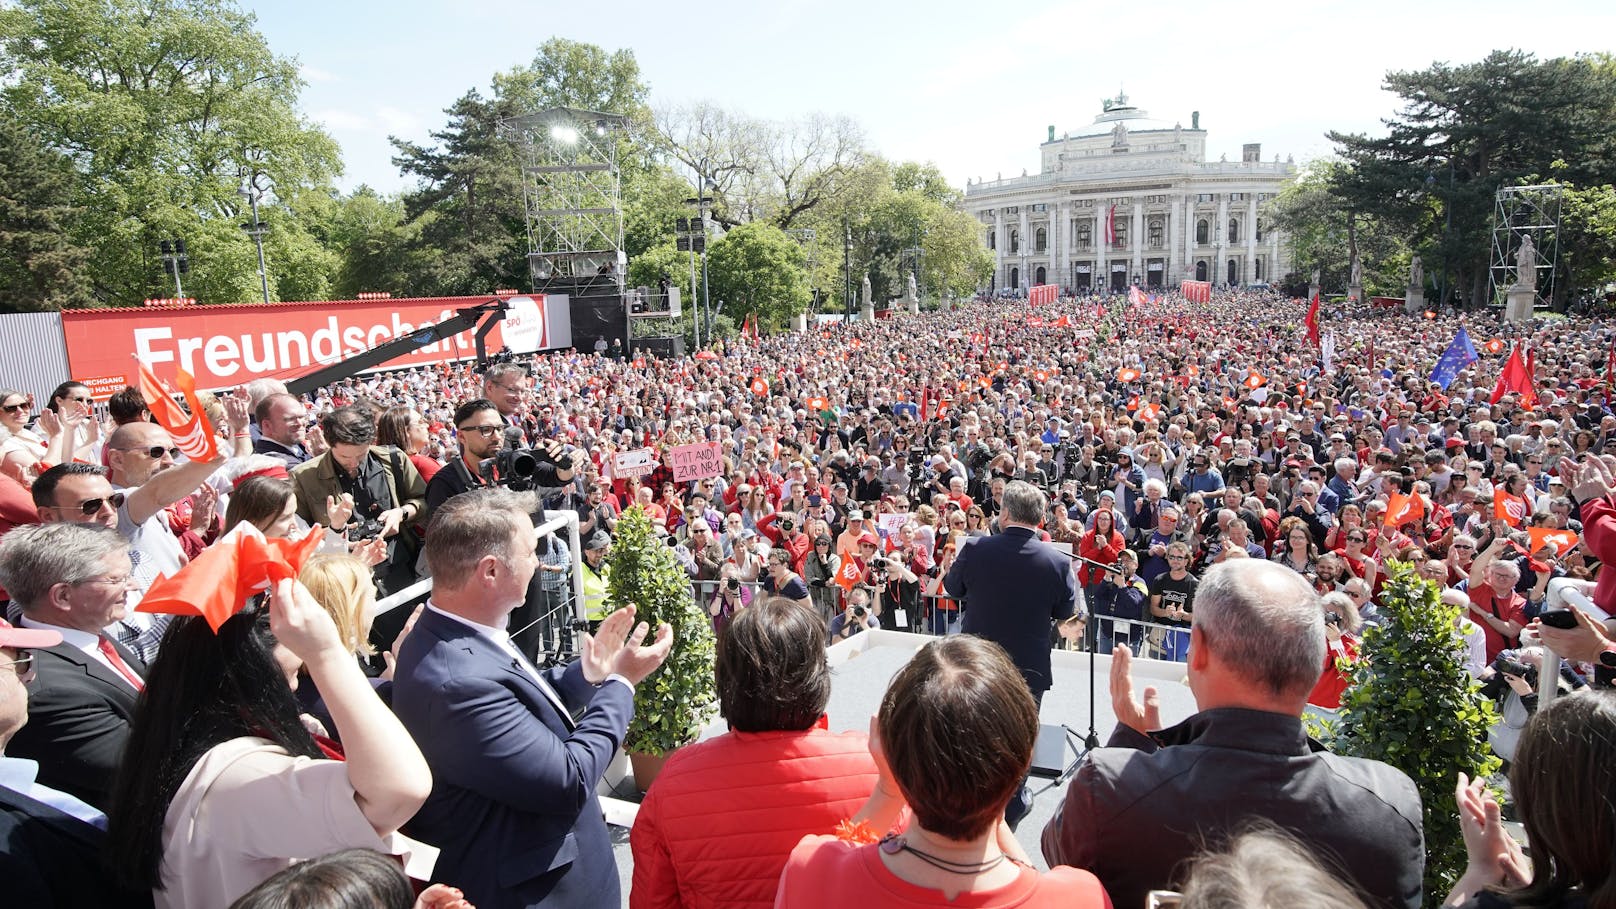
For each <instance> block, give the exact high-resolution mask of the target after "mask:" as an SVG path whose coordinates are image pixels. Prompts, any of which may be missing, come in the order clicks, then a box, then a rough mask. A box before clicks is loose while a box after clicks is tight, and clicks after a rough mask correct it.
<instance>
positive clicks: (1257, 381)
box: [1241, 372, 1268, 388]
mask: <svg viewBox="0 0 1616 909" xmlns="http://www.w3.org/2000/svg"><path fill="white" fill-rule="evenodd" d="M1267 383H1268V379H1267V378H1265V377H1264V376H1263V374H1262V373H1258V372H1254V373H1252V374H1251V375H1249V376H1246V381H1245V382H1243V383H1241V384H1243V385H1245V386H1246V387H1247V388H1261V387H1263V386H1264V385H1265V384H1267Z"/></svg>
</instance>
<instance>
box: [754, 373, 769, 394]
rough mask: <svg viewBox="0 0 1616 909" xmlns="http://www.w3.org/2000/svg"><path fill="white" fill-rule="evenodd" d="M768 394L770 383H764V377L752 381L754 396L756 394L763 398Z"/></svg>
mask: <svg viewBox="0 0 1616 909" xmlns="http://www.w3.org/2000/svg"><path fill="white" fill-rule="evenodd" d="M768 393H769V383H767V382H765V381H763V377H762V376H759V377H757V378H756V379H753V380H752V394H755V395H757V396H758V397H760V398H761V397H763V396H764V395H766V394H768Z"/></svg>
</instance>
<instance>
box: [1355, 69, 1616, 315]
mask: <svg viewBox="0 0 1616 909" xmlns="http://www.w3.org/2000/svg"><path fill="white" fill-rule="evenodd" d="M1385 88H1386V89H1387V90H1388V91H1391V92H1394V93H1396V94H1397V95H1398V96H1400V97H1401V98H1402V99H1403V101H1404V105H1403V108H1402V110H1401V111H1399V113H1398V114H1397V115H1396V116H1393V117H1391V118H1388V119H1386V120H1385V121H1384V122H1385V124H1386V126H1387V134H1386V135H1385V136H1380V137H1370V136H1367V135H1364V134H1347V133H1335V132H1332V133H1330V134H1329V135H1330V138H1331V140H1332V141H1334V142H1335V143H1336V145H1337V147H1338V148H1339V150H1340V153H1341V156H1342V158H1343V159H1344V161H1345V163H1346V164H1347V165H1348V169H1347V170H1346V171H1344V172H1343V173H1344V174H1345V175H1347V176H1350V178H1351V179H1349V180H1344V181H1340V182H1337V183H1336V184H1335V185H1334V191H1335V192H1336V194H1337V195H1339V196H1340V197H1341V198H1342V199H1344V200H1345V201H1346V202H1347V208H1348V210H1350V211H1354V212H1359V213H1363V214H1368V215H1374V216H1377V217H1380V218H1382V219H1383V220H1384V221H1385V223H1386V224H1387V225H1388V226H1389V227H1391V228H1392V229H1393V230H1396V231H1400V232H1402V235H1404V236H1410V235H1412V236H1417V237H1418V238H1419V242H1418V243H1417V244H1416V245H1417V246H1418V247H1419V248H1420V249H1422V251H1426V252H1428V253H1431V254H1429V255H1426V257H1425V258H1426V261H1427V267H1428V268H1430V267H1431V266H1432V265H1436V266H1437V267H1438V268H1440V269H1441V271H1444V272H1447V271H1451V272H1452V273H1453V274H1454V275H1455V276H1456V278H1457V280H1456V281H1454V282H1452V283H1453V285H1455V286H1456V287H1458V288H1463V290H1462V292H1461V297H1462V298H1463V299H1467V300H1468V301H1469V302H1470V303H1471V304H1473V305H1479V304H1480V303H1482V302H1484V301H1485V300H1486V296H1487V291H1488V266H1489V253H1490V250H1491V243H1490V240H1491V237H1490V232H1491V228H1492V215H1493V203H1494V198H1495V195H1496V193H1497V191H1498V189H1499V187H1502V186H1510V185H1518V184H1519V183H1520V181H1521V178H1523V177H1525V176H1526V175H1528V174H1533V173H1546V172H1548V171H1549V169H1550V167H1551V165H1552V163H1553V162H1555V161H1566V162H1574V167H1571V168H1569V169H1568V170H1567V172H1566V173H1565V178H1566V179H1568V180H1570V181H1572V182H1576V183H1579V184H1582V185H1601V184H1604V183H1609V182H1611V178H1612V175H1613V166H1616V65H1613V64H1612V59H1611V57H1610V56H1609V55H1595V56H1579V57H1570V58H1566V57H1559V58H1554V59H1551V60H1543V61H1540V60H1538V59H1536V58H1535V57H1533V56H1532V55H1531V54H1527V53H1524V52H1521V51H1494V52H1493V53H1491V54H1489V55H1488V56H1487V58H1486V59H1484V60H1482V61H1480V62H1478V63H1471V64H1464V65H1459V66H1453V65H1450V64H1447V63H1436V64H1433V65H1432V66H1431V67H1430V68H1429V69H1426V70H1422V71H1419V72H1391V73H1388V74H1387V76H1386V81H1385ZM1433 260H1434V262H1433Z"/></svg>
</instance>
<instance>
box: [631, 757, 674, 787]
mask: <svg viewBox="0 0 1616 909" xmlns="http://www.w3.org/2000/svg"><path fill="white" fill-rule="evenodd" d="M672 756H673V752H672V751H670V752H668V753H667V754H641V753H640V752H638V751H630V752H629V753H628V763H629V766H630V767H632V768H633V770H634V785H635V786H636V787H638V788H639V790H640V791H641V792H645V791H646V790H647V789H650V788H651V783H652V782H654V781H655V780H656V778H657V774H659V773H661V772H662V765H663V764H666V763H667V762H668V758H670V757H672Z"/></svg>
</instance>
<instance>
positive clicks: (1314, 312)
mask: <svg viewBox="0 0 1616 909" xmlns="http://www.w3.org/2000/svg"><path fill="white" fill-rule="evenodd" d="M1307 342H1308V343H1309V344H1312V345H1313V346H1314V347H1318V346H1319V343H1320V342H1319V295H1318V294H1317V293H1314V294H1313V302H1312V303H1311V304H1309V305H1308V307H1307Z"/></svg>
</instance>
